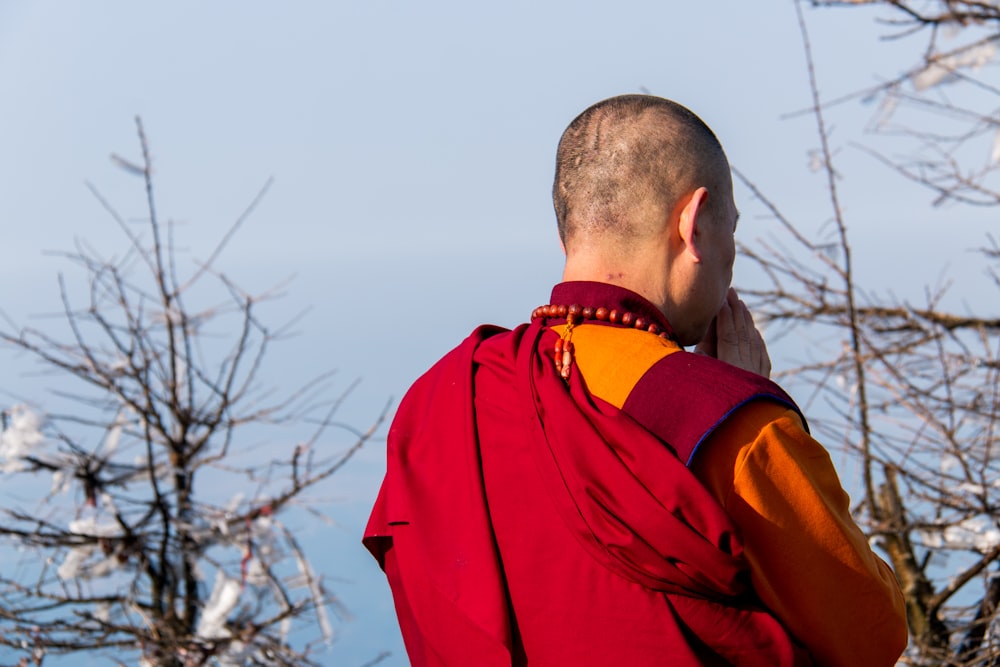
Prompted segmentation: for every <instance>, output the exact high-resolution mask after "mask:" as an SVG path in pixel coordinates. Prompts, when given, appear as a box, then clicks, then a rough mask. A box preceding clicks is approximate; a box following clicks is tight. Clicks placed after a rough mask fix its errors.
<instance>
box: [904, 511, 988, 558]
mask: <svg viewBox="0 0 1000 667" xmlns="http://www.w3.org/2000/svg"><path fill="white" fill-rule="evenodd" d="M919 534H920V537H921V540H922V542H923V545H924V546H925V547H927V548H929V549H956V550H973V551H978V552H980V553H985V552H987V551H989V550H990V549H992V548H993V547H995V546H998V545H1000V528H997V524H996V522H995V521H994V520H993V518H992V517H990V516H987V515H982V516H974V517H971V518H968V519H965V520H963V521H960V522H958V523H956V524H952V525H949V526H941V527H939V528H933V529H925V530H922V531H920V533H919Z"/></svg>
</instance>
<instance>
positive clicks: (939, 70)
mask: <svg viewBox="0 0 1000 667" xmlns="http://www.w3.org/2000/svg"><path fill="white" fill-rule="evenodd" d="M996 53H997V47H996V44H994V43H993V42H988V43H986V44H977V45H976V46H973V47H971V48H968V49H966V50H964V51H960V52H958V53H953V54H951V55H948V56H943V57H940V58H935V59H934V60H932V61H931V62H929V63H927V65H925V66H924V68H923V69H921V70H920V71H919V72H917V73H916V74H914V75H913V78H912V81H913V87H914V88H915V89H917V90H918V91H920V90H927V89H928V88H931V87H933V86H936V85H938V84H941V83H948V82H950V81H952V80H954V79H955V74H956V72H958V70H960V69H962V68H969V69H972V70H977V69H979V68H981V67H982V66H984V65H986V64H987V63H989V62H990V61H991V60H993V58H994V57H995V56H996Z"/></svg>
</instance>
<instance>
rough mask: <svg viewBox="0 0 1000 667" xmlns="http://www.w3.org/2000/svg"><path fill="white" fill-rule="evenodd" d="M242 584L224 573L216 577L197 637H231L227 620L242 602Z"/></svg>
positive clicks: (220, 572)
mask: <svg viewBox="0 0 1000 667" xmlns="http://www.w3.org/2000/svg"><path fill="white" fill-rule="evenodd" d="M240 589H241V586H240V582H239V581H237V580H236V579H231V578H229V577H227V576H226V575H225V573H224V572H222V571H219V572H218V573H216V575H215V587H214V588H213V589H212V595H211V596H210V597H209V598H208V602H206V603H205V608H204V609H202V611H201V618H199V619H198V631H197V635H198V636H199V637H201V638H203V639H223V638H226V637H228V636H229V631H228V630H226V619H228V618H229V615H230V614H231V613H233V609H236V605H237V604H238V603H239V601H240Z"/></svg>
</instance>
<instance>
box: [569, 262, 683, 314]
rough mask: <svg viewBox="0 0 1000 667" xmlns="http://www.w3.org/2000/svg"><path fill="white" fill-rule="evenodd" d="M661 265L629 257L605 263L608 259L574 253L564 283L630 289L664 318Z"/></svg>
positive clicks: (665, 300) (663, 267)
mask: <svg viewBox="0 0 1000 667" xmlns="http://www.w3.org/2000/svg"><path fill="white" fill-rule="evenodd" d="M666 271H667V266H666V264H665V263H664V262H651V261H643V260H642V258H641V257H637V256H634V255H633V256H632V257H630V258H629V261H628V262H623V261H608V259H607V258H598V257H588V258H583V257H581V256H580V255H579V254H574V255H571V256H568V257H567V258H566V268H565V269H564V270H563V276H562V279H563V282H569V281H574V280H590V281H594V282H599V283H607V284H609V285H616V286H618V287H624V288H625V289H628V290H632V291H633V292H635V293H636V294H638V295H640V296H642V297H643V298H645V299H646V300H647V301H649V302H650V303H652V304H653V305H654V306H656V307H657V308H658V309H659V311H660V312H661V313H663V314H664V315H667V310H668V302H669V298H668V295H667V292H666V284H667V278H666Z"/></svg>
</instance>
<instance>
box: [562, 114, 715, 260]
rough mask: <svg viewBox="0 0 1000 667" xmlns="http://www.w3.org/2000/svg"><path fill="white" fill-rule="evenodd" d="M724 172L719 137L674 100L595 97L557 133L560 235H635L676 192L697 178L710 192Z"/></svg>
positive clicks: (665, 211) (650, 228) (645, 232)
mask: <svg viewBox="0 0 1000 667" xmlns="http://www.w3.org/2000/svg"><path fill="white" fill-rule="evenodd" d="M728 177H729V164H728V162H727V161H726V156H725V153H724V152H723V150H722V146H721V145H720V144H719V140H718V139H716V137H715V134H713V133H712V130H711V129H709V127H708V126H707V125H706V124H705V123H704V122H703V121H702V120H701V119H700V118H698V116H696V115H695V114H694V113H692V112H691V111H689V110H688V109H686V108H685V107H683V106H681V105H680V104H677V103H676V102H671V101H670V100H666V99H663V98H661V97H653V96H651V95H622V96H620V97H613V98H611V99H607V100H604V101H603V102H598V103H597V104H595V105H593V106H591V107H590V108H588V109H587V110H586V111H584V112H583V113H581V114H580V115H579V116H577V117H576V119H575V120H573V122H572V123H570V125H569V127H568V128H566V131H565V132H564V133H563V136H562V139H561V140H560V141H559V150H558V153H557V154H556V176H555V183H554V185H553V188H552V199H553V203H554V205H555V210H556V218H557V220H558V223H559V237H560V238H561V239H562V242H563V245H564V247H565V248H566V250H567V251H569V250H570V248H571V247H572V246H573V245H574V243H576V242H577V241H578V240H580V239H581V238H584V237H586V238H587V239H589V240H591V241H593V240H600V241H610V242H614V243H617V244H622V245H624V246H625V247H627V246H630V245H632V244H635V243H641V242H642V241H643V240H644V239H646V238H648V237H649V236H650V235H652V234H655V233H657V231H658V229H659V225H660V224H662V222H661V221H663V220H666V218H667V217H668V216H669V215H670V213H671V211H672V210H673V208H674V206H675V205H676V204H677V202H678V201H679V200H680V198H681V197H682V196H684V195H685V194H687V193H689V192H690V191H692V190H693V189H695V188H697V187H700V186H705V187H707V188H708V189H709V191H710V192H712V191H713V190H715V189H716V186H717V185H718V184H719V183H721V182H722V180H721V179H723V178H728ZM712 204H713V200H712V197H711V195H710V196H709V199H708V205H709V206H711V205H712Z"/></svg>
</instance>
